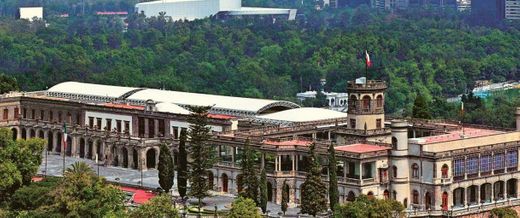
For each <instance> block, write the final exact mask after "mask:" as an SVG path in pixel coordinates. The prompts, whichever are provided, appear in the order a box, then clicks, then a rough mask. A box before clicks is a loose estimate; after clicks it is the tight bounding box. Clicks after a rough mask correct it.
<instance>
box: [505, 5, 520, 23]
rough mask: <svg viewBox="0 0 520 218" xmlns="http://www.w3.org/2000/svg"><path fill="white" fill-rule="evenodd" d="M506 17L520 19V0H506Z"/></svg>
mask: <svg viewBox="0 0 520 218" xmlns="http://www.w3.org/2000/svg"><path fill="white" fill-rule="evenodd" d="M504 18H505V19H510V20H517V19H520V0H506V1H505V10H504Z"/></svg>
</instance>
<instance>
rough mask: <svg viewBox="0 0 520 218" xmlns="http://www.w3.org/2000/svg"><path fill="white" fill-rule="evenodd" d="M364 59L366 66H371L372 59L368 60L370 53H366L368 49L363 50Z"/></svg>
mask: <svg viewBox="0 0 520 218" xmlns="http://www.w3.org/2000/svg"><path fill="white" fill-rule="evenodd" d="M365 61H366V64H367V68H368V67H371V66H372V61H371V60H370V55H368V51H367V50H365Z"/></svg>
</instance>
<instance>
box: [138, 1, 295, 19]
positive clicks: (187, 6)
mask: <svg viewBox="0 0 520 218" xmlns="http://www.w3.org/2000/svg"><path fill="white" fill-rule="evenodd" d="M135 10H136V12H138V13H141V12H142V13H144V15H145V16H147V17H152V16H159V15H160V14H161V13H165V16H167V17H170V18H171V19H172V20H173V21H178V20H188V21H192V20H196V19H204V18H207V17H211V16H217V15H221V16H247V15H280V16H287V18H288V19H289V20H294V19H295V18H296V12H297V11H296V9H283V8H258V7H242V1H241V0H159V1H151V2H142V3H138V4H136V5H135Z"/></svg>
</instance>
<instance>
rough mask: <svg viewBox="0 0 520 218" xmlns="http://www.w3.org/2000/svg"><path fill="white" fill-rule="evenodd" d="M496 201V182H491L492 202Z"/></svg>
mask: <svg viewBox="0 0 520 218" xmlns="http://www.w3.org/2000/svg"><path fill="white" fill-rule="evenodd" d="M493 201H496V199H495V184H494V183H491V202H493Z"/></svg>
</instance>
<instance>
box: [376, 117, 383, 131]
mask: <svg viewBox="0 0 520 218" xmlns="http://www.w3.org/2000/svg"><path fill="white" fill-rule="evenodd" d="M382 127H383V125H382V122H381V119H376V128H378V129H381V128H382Z"/></svg>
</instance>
